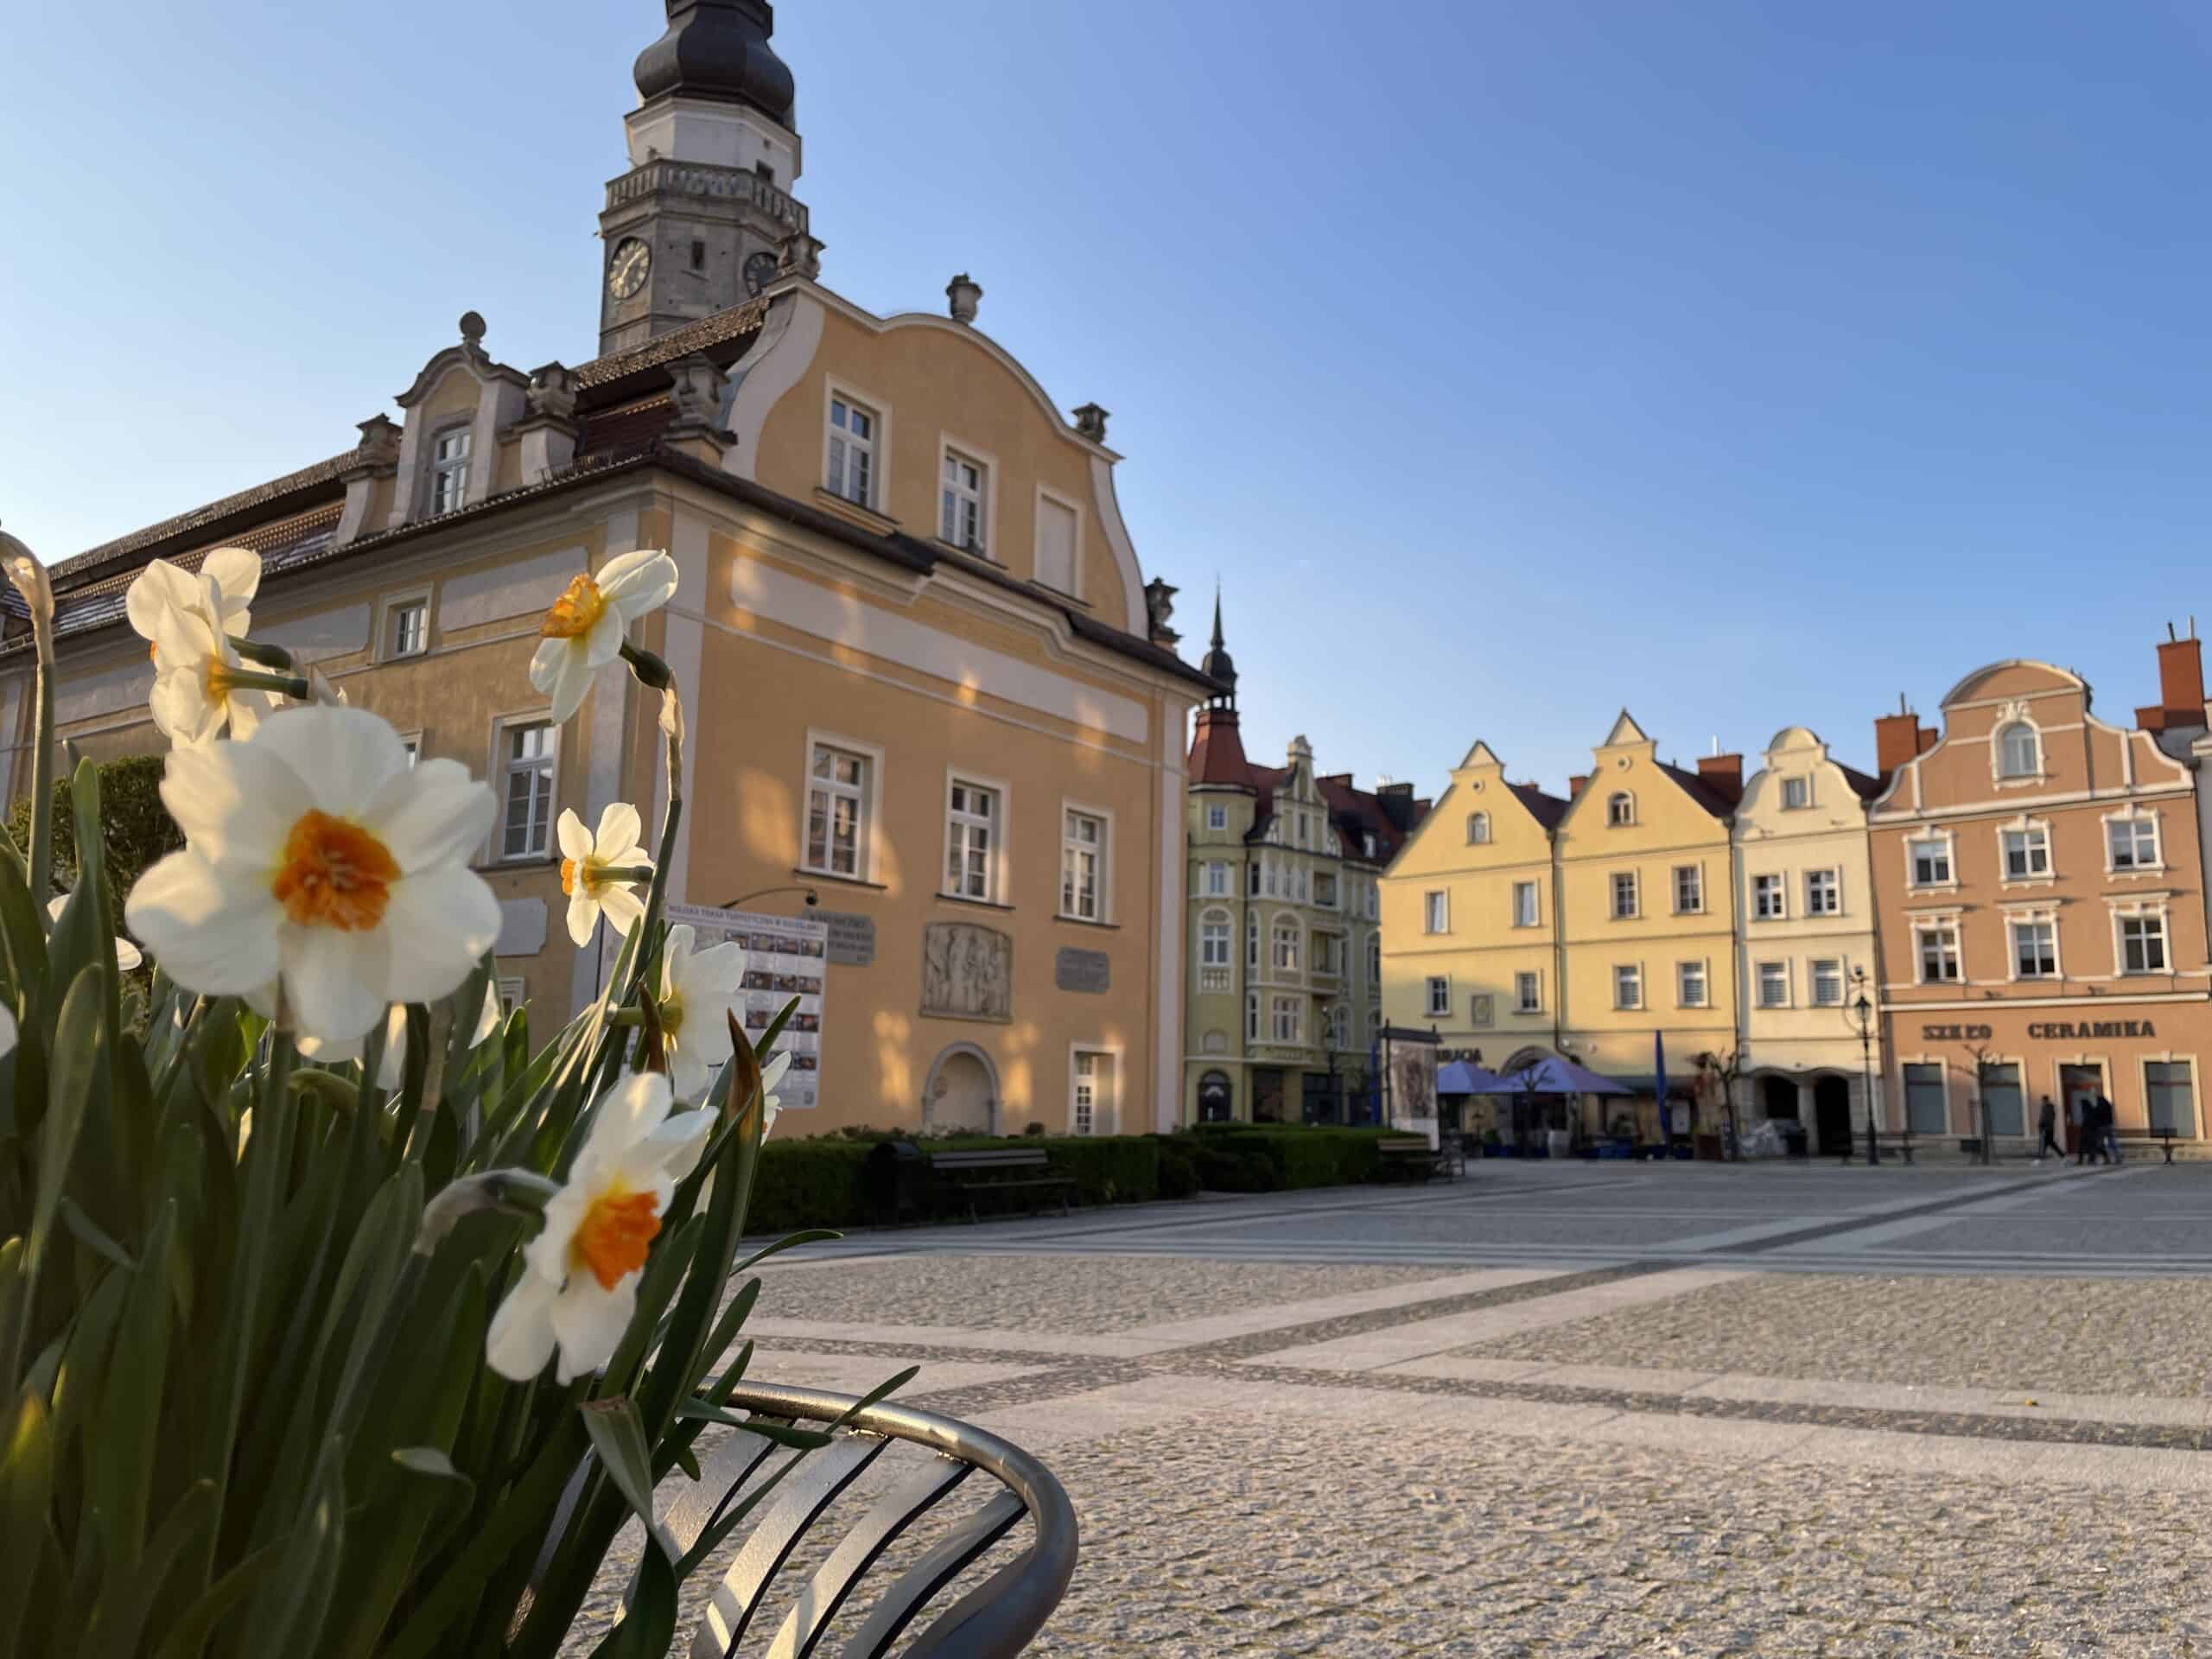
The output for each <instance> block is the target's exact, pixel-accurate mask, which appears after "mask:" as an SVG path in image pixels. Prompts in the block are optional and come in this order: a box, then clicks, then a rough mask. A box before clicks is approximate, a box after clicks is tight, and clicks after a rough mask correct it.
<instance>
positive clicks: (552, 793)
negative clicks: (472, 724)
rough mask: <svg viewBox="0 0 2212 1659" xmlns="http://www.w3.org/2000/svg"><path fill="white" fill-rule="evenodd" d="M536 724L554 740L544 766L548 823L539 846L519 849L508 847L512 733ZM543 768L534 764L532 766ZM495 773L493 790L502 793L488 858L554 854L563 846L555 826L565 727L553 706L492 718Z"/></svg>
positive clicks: (518, 860) (523, 859)
mask: <svg viewBox="0 0 2212 1659" xmlns="http://www.w3.org/2000/svg"><path fill="white" fill-rule="evenodd" d="M533 726H542V727H543V728H546V730H547V732H548V733H549V734H550V739H551V741H550V745H549V747H548V750H547V753H546V755H545V757H544V759H545V762H546V764H545V766H544V767H543V771H544V772H546V774H547V777H548V779H550V786H549V788H548V790H547V791H546V808H545V823H544V833H543V839H542V840H541V841H540V842H538V844H537V845H536V846H533V847H531V848H528V849H525V850H524V851H522V852H518V853H511V852H509V851H508V850H507V804H508V800H509V798H510V797H509V792H508V791H509V789H510V787H511V785H509V783H508V774H509V772H511V771H513V770H515V768H513V767H512V766H510V764H509V761H508V754H507V751H508V747H509V742H508V740H509V737H510V735H511V734H512V733H514V732H517V731H520V730H523V729H524V728H529V727H533ZM538 769H539V768H537V767H536V766H533V767H532V770H538ZM489 775H490V776H491V777H493V778H494V779H498V782H497V783H495V784H494V785H493V790H494V791H495V793H496V794H497V795H498V797H499V810H498V812H497V814H496V815H495V816H494V817H493V821H492V842H491V846H490V847H489V848H488V849H486V852H487V857H486V861H487V862H489V863H493V864H534V863H537V862H540V861H543V860H545V859H548V858H551V857H554V856H555V855H556V854H557V852H558V850H559V849H558V846H557V844H556V842H555V840H554V836H553V826H554V824H555V823H556V822H557V821H558V819H559V817H560V816H561V727H560V725H559V723H558V722H557V721H555V720H554V718H553V711H552V710H551V709H534V710H532V711H531V712H529V713H526V714H518V715H501V716H500V717H499V719H497V720H494V721H493V722H492V765H491V768H490V774H489Z"/></svg>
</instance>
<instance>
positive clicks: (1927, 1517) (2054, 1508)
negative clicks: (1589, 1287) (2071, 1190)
mask: <svg viewBox="0 0 2212 1659" xmlns="http://www.w3.org/2000/svg"><path fill="white" fill-rule="evenodd" d="M1052 1465H1053V1467H1054V1469H1055V1470H1056V1471H1057V1472H1058V1474H1059V1476H1060V1478H1061V1479H1062V1481H1063V1482H1064V1483H1065V1485H1066V1486H1067V1488H1068V1490H1069V1491H1070V1493H1071V1495H1072V1497H1074V1499H1075V1502H1076V1505H1077V1509H1078V1510H1079V1511H1080V1512H1081V1513H1082V1515H1083V1517H1084V1566H1083V1568H1082V1570H1081V1571H1080V1572H1079V1573H1078V1574H1077V1579H1076V1582H1075V1585H1074V1586H1073V1588H1072V1589H1071V1591H1070V1592H1069V1595H1068V1599H1067V1600H1066V1601H1065V1602H1064V1603H1063V1604H1062V1605H1061V1608H1060V1611H1059V1612H1058V1614H1057V1615H1056V1616H1055V1618H1053V1620H1052V1624H1050V1625H1049V1626H1047V1627H1046V1632H1045V1634H1044V1636H1043V1637H1041V1638H1040V1639H1039V1642H1038V1643H1037V1644H1036V1646H1035V1647H1034V1648H1033V1649H1032V1652H1033V1653H1035V1654H1037V1655H1039V1656H1046V1655H1066V1656H1082V1659H1201V1656H1210V1655H1216V1654H1249V1655H1259V1654H1316V1655H1321V1654H1325V1655H1329V1656H1332V1659H1365V1656H1385V1655H1389V1656H1400V1655H1439V1656H1441V1655H1452V1656H1466V1659H1508V1656H1510V1659H1522V1656H1529V1659H1533V1656H1539V1655H1541V1656H1544V1659H1570V1656H1572V1659H1601V1656H1611V1655H1616V1654H1624V1653H1634V1654H1639V1655H1681V1656H1706V1655H1723V1654H1726V1655H1738V1654H1742V1655H1775V1656H1781V1655H1790V1656H1802V1655H1834V1656H1839V1659H1889V1656H1899V1659H1903V1656H1923V1655H1936V1654H1942V1655H1959V1654H1974V1655H1998V1654H2005V1655H2012V1654H2019V1655H2029V1656H2051V1659H2056V1656H2062V1655H2063V1656H2075V1655H2081V1656H2088V1655H2104V1656H2112V1659H2151V1656H2168V1655H2189V1654H2202V1653H2212V1612H2208V1608H2207V1603H2206V1599H2205V1598H2204V1596H2203V1594H2202V1589H2201V1586H2202V1584H2203V1582H2204V1580H2205V1578H2206V1575H2207V1574H2208V1573H2212V1529H2206V1528H2205V1527H2204V1526H2203V1525H2202V1516H2201V1514H2200V1512H2199V1505H2198V1503H2196V1501H2194V1500H2190V1499H2184V1498H2182V1497H2176V1496H2173V1495H2162V1494H2141V1493H2134V1494H2126V1495H2120V1494H2112V1493H2101V1492H2088V1491H2082V1492H2078V1493H2075V1492H2069V1493H2068V1494H2067V1497H2066V1501H2065V1502H2064V1503H2061V1504H2054V1503H2052V1502H2051V1501H2050V1493H2049V1491H2047V1490H2045V1491H2030V1492H2023V1493H2019V1494H2017V1495H2016V1494H2014V1493H2013V1492H2012V1491H2009V1490H2008V1489H2006V1488H2005V1487H2004V1486H2001V1485H1999V1484H1995V1483H1980V1482H1970V1481H1959V1480H1951V1479H1946V1478H1934V1477H1922V1476H1898V1475H1895V1474H1888V1475H1884V1476H1882V1477H1880V1478H1855V1477H1852V1476H1848V1475H1842V1474H1839V1472H1838V1471H1835V1470H1834V1469H1820V1468H1815V1467H1811V1466H1807V1465H1796V1466H1789V1465H1779V1464H1758V1465H1751V1466H1749V1467H1745V1466H1741V1465H1737V1464H1734V1463H1732V1462H1731V1461H1729V1460H1728V1459H1720V1458H1714V1457H1710V1456H1697V1455H1689V1456H1684V1455H1678V1454H1675V1453H1667V1454H1663V1455H1662V1454H1659V1453H1656V1452H1648V1451H1643V1450H1641V1449H1624V1448H1618V1447H1609V1448H1606V1449H1605V1450H1604V1451H1603V1452H1599V1451H1596V1450H1593V1449H1592V1448H1590V1447H1586V1446H1582V1447H1577V1446H1567V1445H1558V1446H1544V1445H1541V1444H1536V1443H1533V1442H1529V1441H1526V1440H1513V1441H1510V1442H1508V1441H1504V1440H1499V1439H1497V1438H1494V1437H1491V1436H1486V1435H1474V1436H1465V1437H1459V1436H1453V1437H1437V1436H1418V1437H1416V1436H1409V1435H1407V1434H1404V1433H1400V1432H1397V1431H1395V1430H1394V1429H1393V1428H1392V1427H1390V1426H1389V1425H1388V1424H1374V1425H1358V1424H1355V1423H1351V1422H1350V1421H1344V1422H1331V1423H1327V1424H1319V1423H1316V1422H1314V1421H1312V1420H1310V1419H1297V1420H1292V1421H1287V1422H1282V1423H1276V1424H1264V1423H1253V1422H1249V1421H1221V1422H1213V1423H1210V1424H1209V1425H1208V1426H1207V1428H1206V1431H1205V1433H1203V1434H1197V1433H1192V1432H1191V1431H1190V1429H1189V1428H1188V1427H1182V1428H1174V1429H1162V1430H1158V1431H1152V1430H1142V1431H1133V1432H1130V1433H1122V1434H1119V1435H1116V1436H1114V1437H1112V1438H1110V1439H1107V1440H1099V1441H1096V1442H1092V1443H1090V1444H1088V1445H1083V1446H1062V1447H1059V1448H1058V1449H1056V1451H1055V1452H1054V1455H1053V1458H1052ZM1164 1538H1172V1539H1173V1543H1172V1545H1169V1544H1164V1543H1163V1539H1164Z"/></svg>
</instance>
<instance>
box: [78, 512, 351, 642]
mask: <svg viewBox="0 0 2212 1659" xmlns="http://www.w3.org/2000/svg"><path fill="white" fill-rule="evenodd" d="M345 506H346V504H345V503H344V502H343V501H333V502H329V503H327V505H322V506H318V507H310V508H308V510H307V511H306V512H296V513H293V514H292V515H290V516H289V518H279V519H275V520H273V521H271V522H270V523H269V524H261V525H257V526H256V527H255V528H254V529H252V530H251V531H245V533H243V534H241V535H238V536H234V537H227V538H225V539H223V540H220V541H214V542H209V543H207V544H206V545H205V546H201V547H195V548H194V549H193V550H191V551H190V552H188V553H178V554H174V555H172V556H170V561H169V562H170V563H173V564H176V565H179V566H181V567H182V568H183V569H187V570H197V569H199V568H200V563H201V561H202V560H204V559H206V558H207V556H208V554H210V553H212V552H213V551H214V550H215V549H217V548H218V547H243V548H247V549H250V550H252V551H253V552H256V553H258V554H260V555H261V569H262V574H263V575H264V576H267V575H271V574H275V573H278V572H282V571H284V570H289V569H292V568H294V567H295V566H296V565H298V564H301V563H304V562H305V561H307V560H308V559H309V558H311V557H313V556H315V554H317V553H319V552H321V551H322V550H324V549H326V548H327V547H328V546H329V545H330V538H331V537H332V535H333V534H334V532H335V531H336V530H337V528H338V519H339V516H340V513H342V512H344V511H345ZM141 568H142V567H140V566H138V565H136V564H134V565H132V566H131V567H130V569H125V570H123V571H120V572H118V574H116V575H111V576H106V577H103V578H102V579H101V580H99V581H98V582H90V583H86V584H85V585H83V586H81V587H78V588H71V589H69V590H68V591H67V592H65V593H60V594H55V595H54V634H55V637H56V638H60V637H63V636H66V635H72V634H79V633H89V632H92V630H93V629H95V628H104V627H106V626H108V625H109V624H110V623H112V622H119V621H121V620H123V616H124V600H123V596H124V593H125V592H126V591H127V590H128V589H129V588H130V584H131V583H132V582H135V581H137V576H138V572H139V569H141Z"/></svg>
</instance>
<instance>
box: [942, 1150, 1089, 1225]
mask: <svg viewBox="0 0 2212 1659" xmlns="http://www.w3.org/2000/svg"><path fill="white" fill-rule="evenodd" d="M928 1156H929V1160H930V1173H931V1184H932V1185H933V1187H934V1189H935V1190H936V1191H937V1192H938V1193H939V1194H940V1195H946V1194H950V1195H957V1196H956V1198H955V1201H956V1202H957V1203H964V1204H965V1205H967V1206H968V1219H969V1221H970V1222H973V1221H975V1220H976V1200H977V1199H978V1198H983V1197H987V1196H988V1195H989V1194H991V1193H995V1192H1003V1193H1008V1194H1011V1193H1015V1192H1035V1193H1042V1194H1046V1195H1049V1197H1048V1201H1049V1198H1058V1200H1059V1204H1060V1213H1061V1214H1062V1215H1064V1216H1065V1215H1067V1214H1069V1213H1070V1211H1069V1207H1068V1197H1069V1194H1070V1193H1071V1192H1073V1191H1074V1190H1075V1177H1074V1176H1072V1175H1065V1174H1062V1173H1059V1172H1058V1171H1057V1170H1055V1169H1053V1168H1052V1160H1051V1158H1049V1157H1048V1156H1046V1152H1045V1148H1044V1147H1003V1148H996V1147H995V1148H992V1149H990V1150H988V1151H982V1152H932V1153H931V1154H928ZM947 1178H949V1179H947Z"/></svg>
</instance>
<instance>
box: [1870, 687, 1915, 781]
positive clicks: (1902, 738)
mask: <svg viewBox="0 0 2212 1659" xmlns="http://www.w3.org/2000/svg"><path fill="white" fill-rule="evenodd" d="M1899 702H1900V703H1902V702H1903V700H1902V699H1900V700H1899ZM1918 753H1921V747H1920V716H1919V715H1916V714H1914V713H1912V712H1911V711H1910V709H1904V708H1903V707H1900V708H1899V709H1898V711H1897V713H1896V714H1894V715H1880V716H1879V717H1878V718H1877V719H1876V720H1875V721H1874V770H1875V771H1877V772H1881V773H1882V774H1883V775H1885V776H1887V775H1888V774H1889V773H1891V772H1895V771H1896V770H1897V768H1898V767H1899V766H1903V765H1904V763H1905V762H1906V761H1908V760H1911V759H1912V757H1913V756H1915V755H1916V754H1918Z"/></svg>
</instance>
